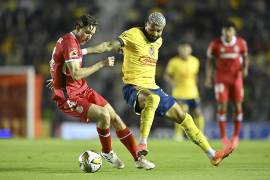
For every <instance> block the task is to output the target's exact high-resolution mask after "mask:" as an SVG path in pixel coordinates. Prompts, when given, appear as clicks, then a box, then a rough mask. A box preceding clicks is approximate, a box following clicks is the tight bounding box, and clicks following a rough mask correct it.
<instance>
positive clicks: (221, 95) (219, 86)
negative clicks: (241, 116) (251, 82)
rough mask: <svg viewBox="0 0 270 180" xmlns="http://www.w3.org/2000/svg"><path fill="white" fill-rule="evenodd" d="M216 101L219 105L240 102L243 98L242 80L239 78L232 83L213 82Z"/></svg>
mask: <svg viewBox="0 0 270 180" xmlns="http://www.w3.org/2000/svg"><path fill="white" fill-rule="evenodd" d="M215 95H216V100H217V101H218V102H220V103H225V102H228V100H231V101H232V102H242V101H243V98H244V88H243V80H242V79H241V78H239V79H237V80H235V81H234V82H232V83H228V82H222V81H216V82H215Z"/></svg>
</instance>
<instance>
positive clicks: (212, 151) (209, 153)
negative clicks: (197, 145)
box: [206, 148, 216, 158]
mask: <svg viewBox="0 0 270 180" xmlns="http://www.w3.org/2000/svg"><path fill="white" fill-rule="evenodd" d="M215 154H216V151H215V150H214V149H213V148H210V149H208V150H207V152H206V155H207V156H208V158H212V157H214V156H215Z"/></svg>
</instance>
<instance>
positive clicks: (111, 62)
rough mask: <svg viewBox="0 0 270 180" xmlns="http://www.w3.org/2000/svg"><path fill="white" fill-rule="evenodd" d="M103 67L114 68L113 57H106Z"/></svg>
mask: <svg viewBox="0 0 270 180" xmlns="http://www.w3.org/2000/svg"><path fill="white" fill-rule="evenodd" d="M104 62H105V64H104V65H105V66H109V67H111V66H114V56H110V57H108V58H107V59H106V60H105V61H104Z"/></svg>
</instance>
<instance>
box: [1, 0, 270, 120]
mask: <svg viewBox="0 0 270 180" xmlns="http://www.w3.org/2000/svg"><path fill="white" fill-rule="evenodd" d="M120 3H121V7H120V6H119V5H120ZM269 8H270V2H269V1H267V0H257V1H248V0H229V1H218V0H206V1H195V0H181V1H179V0H147V1H136V0H129V1H127V2H125V3H122V1H120V0H112V1H106V0H101V1H100V0H99V1H98V0H92V1H86V0H76V1H74V0H72V1H64V0H58V1H53V0H48V1H41V0H39V1H34V0H7V1H0V31H1V34H0V65H1V66H6V65H12V66H13V65H14V66H18V65H34V66H35V69H36V72H37V73H38V74H41V75H43V76H44V78H45V79H48V78H49V60H50V58H51V57H50V56H51V51H52V49H53V47H54V45H55V39H57V38H58V37H60V36H61V35H62V34H63V33H64V32H68V31H71V30H72V28H73V27H72V26H71V23H70V22H74V19H76V18H77V17H79V16H81V15H82V14H84V13H86V12H87V13H90V14H93V15H95V16H96V17H97V18H98V19H99V21H100V26H99V29H98V31H97V36H96V37H95V38H94V40H93V42H94V43H92V42H91V44H88V45H92V44H95V43H97V42H101V41H102V40H105V39H104V38H105V37H106V39H108V38H111V39H114V38H116V37H117V35H119V33H120V32H122V31H123V30H125V29H128V28H130V27H132V26H143V25H144V23H145V22H144V19H146V18H145V17H147V15H148V14H149V13H150V12H152V11H161V12H162V13H163V14H164V15H165V17H166V18H167V26H166V28H165V31H164V34H163V41H164V43H163V46H162V47H161V49H160V56H159V63H158V68H157V77H158V79H157V81H158V83H159V85H160V86H161V87H162V88H164V89H167V91H169V89H168V88H166V87H167V85H166V83H165V81H164V79H163V74H164V70H165V67H166V64H167V62H168V60H169V58H171V57H172V56H174V55H175V54H176V47H177V45H178V43H179V42H181V41H185V42H189V43H191V44H192V46H193V52H194V53H193V54H194V55H195V56H197V57H199V59H200V61H201V71H200V77H199V81H198V82H199V87H200V93H201V99H202V108H203V111H204V113H205V114H206V118H208V119H211V120H214V108H215V104H214V93H213V90H207V89H205V88H204V86H203V80H204V73H205V62H206V49H207V46H208V44H209V42H210V41H211V40H212V39H213V38H214V37H219V36H220V29H221V24H222V22H223V21H224V20H226V19H230V20H231V21H233V22H234V23H235V24H236V26H237V28H238V31H239V35H240V36H242V37H244V38H245V39H246V40H247V42H248V47H249V53H250V62H251V65H250V69H249V76H248V77H247V78H246V79H245V93H246V95H245V101H244V111H245V113H244V120H245V121H267V120H268V121H269V120H270V108H269V107H270V99H269V97H270V96H268V95H267V94H268V84H270V23H267V22H268V19H269V18H270V11H267V9H269ZM112 9H113V10H112ZM124 9H128V10H125V11H124ZM108 14H109V15H108ZM116 57H117V58H118V59H119V58H121V56H119V55H117V56H116ZM86 59H94V58H92V57H91V55H90V57H87V58H86ZM94 60H95V59H94ZM88 62H91V61H86V62H85V64H88ZM90 64H91V63H90ZM118 64H119V65H116V67H114V68H112V69H110V70H103V71H101V72H98V73H97V74H95V75H94V76H93V77H90V78H89V79H88V80H89V84H90V85H91V86H92V87H94V88H95V89H96V90H97V91H98V92H100V93H101V94H103V95H104V96H105V97H106V98H107V99H108V100H109V102H111V103H112V104H113V106H114V107H115V109H116V110H117V111H118V112H119V113H120V115H121V116H122V117H123V119H124V120H125V121H127V123H128V124H134V123H136V122H137V121H133V119H134V118H136V117H135V116H131V115H130V114H132V113H128V112H130V111H131V110H130V109H128V108H127V107H126V105H125V102H124V100H122V97H121V88H122V82H121V75H120V74H121V73H120V72H121V70H120V68H121V67H120V63H118ZM49 96H50V91H49V89H47V88H45V85H44V90H43V104H42V108H43V116H44V117H45V116H48V114H49V117H53V119H56V120H58V121H61V120H63V118H61V117H62V116H63V114H61V113H56V114H53V112H54V108H55V107H54V104H53V102H52V101H51V100H50V99H49V98H48V97H49ZM50 114H51V115H50ZM64 117H65V118H67V117H66V116H64ZM161 124H162V123H161ZM164 125H166V124H164Z"/></svg>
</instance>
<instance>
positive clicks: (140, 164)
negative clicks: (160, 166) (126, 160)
mask: <svg viewBox="0 0 270 180" xmlns="http://www.w3.org/2000/svg"><path fill="white" fill-rule="evenodd" d="M135 166H136V168H138V169H143V168H144V169H146V170H151V169H154V168H155V167H156V165H155V164H154V163H152V162H150V161H148V160H147V159H145V157H144V156H139V158H138V160H137V161H135Z"/></svg>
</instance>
